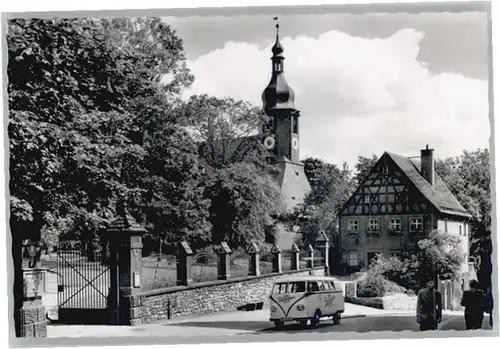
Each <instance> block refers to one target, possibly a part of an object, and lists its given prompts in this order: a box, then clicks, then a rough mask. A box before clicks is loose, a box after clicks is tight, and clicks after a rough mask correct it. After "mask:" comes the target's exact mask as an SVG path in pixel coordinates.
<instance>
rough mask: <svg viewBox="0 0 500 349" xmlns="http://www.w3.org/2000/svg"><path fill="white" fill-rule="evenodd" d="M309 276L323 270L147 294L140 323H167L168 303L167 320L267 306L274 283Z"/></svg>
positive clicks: (319, 274) (270, 275) (321, 268)
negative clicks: (246, 306) (247, 305)
mask: <svg viewBox="0 0 500 349" xmlns="http://www.w3.org/2000/svg"><path fill="white" fill-rule="evenodd" d="M309 275H316V276H323V275H325V272H324V267H317V268H313V269H307V270H299V271H288V272H283V273H281V274H268V275H263V276H249V277H246V278H239V279H233V280H227V281H216V282H210V283H203V284H196V285H192V286H186V287H174V288H168V289H163V290H154V291H148V292H145V293H143V294H142V297H141V298H142V302H141V303H142V322H143V323H148V322H154V321H159V320H165V319H168V304H169V302H170V304H171V306H172V311H171V317H178V316H188V315H202V314H208V313H215V312H222V311H230V310H236V308H238V307H239V306H242V305H245V304H247V303H258V302H264V304H267V302H268V297H269V294H270V293H271V288H272V285H273V283H274V282H275V281H277V280H281V279H286V278H293V277H303V276H309Z"/></svg>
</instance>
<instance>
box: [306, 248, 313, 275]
mask: <svg viewBox="0 0 500 349" xmlns="http://www.w3.org/2000/svg"><path fill="white" fill-rule="evenodd" d="M307 249H308V251H309V259H308V261H307V267H308V268H309V269H312V268H314V248H313V247H312V245H309V247H308V248H307Z"/></svg>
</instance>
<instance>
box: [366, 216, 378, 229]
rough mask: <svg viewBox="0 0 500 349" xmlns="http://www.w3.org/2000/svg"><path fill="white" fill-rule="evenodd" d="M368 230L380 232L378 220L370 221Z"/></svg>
mask: <svg viewBox="0 0 500 349" xmlns="http://www.w3.org/2000/svg"><path fill="white" fill-rule="evenodd" d="M368 230H369V231H379V226H378V219H370V220H368Z"/></svg>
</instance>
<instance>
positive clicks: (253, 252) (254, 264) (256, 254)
mask: <svg viewBox="0 0 500 349" xmlns="http://www.w3.org/2000/svg"><path fill="white" fill-rule="evenodd" d="M247 253H248V254H249V255H250V265H249V270H248V275H250V276H259V275H260V266H259V258H260V248H259V246H258V245H257V244H256V243H255V242H252V243H251V244H250V245H248V248H247Z"/></svg>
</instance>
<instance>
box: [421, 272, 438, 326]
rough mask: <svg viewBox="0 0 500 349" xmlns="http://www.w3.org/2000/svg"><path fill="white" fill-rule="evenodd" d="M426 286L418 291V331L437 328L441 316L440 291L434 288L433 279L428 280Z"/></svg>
mask: <svg viewBox="0 0 500 349" xmlns="http://www.w3.org/2000/svg"><path fill="white" fill-rule="evenodd" d="M426 286H427V287H425V288H423V289H421V290H420V291H418V296H417V322H418V323H419V324H420V331H428V330H437V328H438V324H439V323H440V322H441V317H442V309H443V306H442V303H441V293H440V292H439V291H438V290H436V289H435V288H434V281H433V280H428V281H427V285H426Z"/></svg>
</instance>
